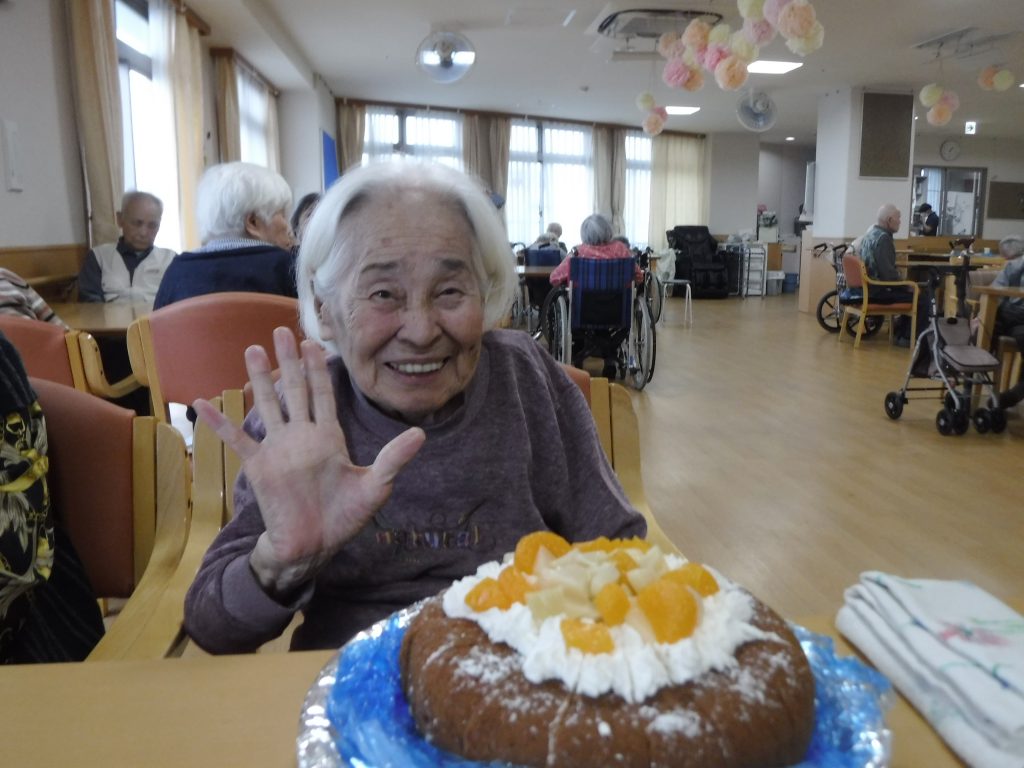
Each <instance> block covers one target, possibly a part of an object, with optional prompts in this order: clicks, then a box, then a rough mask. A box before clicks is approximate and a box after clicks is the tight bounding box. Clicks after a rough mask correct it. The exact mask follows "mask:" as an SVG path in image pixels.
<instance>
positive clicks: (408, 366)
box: [387, 358, 448, 374]
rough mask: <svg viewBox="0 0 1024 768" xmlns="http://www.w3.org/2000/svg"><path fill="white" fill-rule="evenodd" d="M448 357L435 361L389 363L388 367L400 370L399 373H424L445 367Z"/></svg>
mask: <svg viewBox="0 0 1024 768" xmlns="http://www.w3.org/2000/svg"><path fill="white" fill-rule="evenodd" d="M447 360H448V359H447V358H445V359H444V360H438V361H436V362H433V363H387V366H388V368H391V369H392V370H395V371H398V372H399V373H406V374H423V373H434V372H435V371H439V370H441V369H442V368H443V367H444V364H445V363H446V362H447Z"/></svg>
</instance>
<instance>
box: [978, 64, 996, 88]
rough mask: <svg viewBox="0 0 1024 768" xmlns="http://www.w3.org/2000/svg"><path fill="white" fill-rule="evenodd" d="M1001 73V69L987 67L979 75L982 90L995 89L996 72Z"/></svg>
mask: <svg viewBox="0 0 1024 768" xmlns="http://www.w3.org/2000/svg"><path fill="white" fill-rule="evenodd" d="M998 71H999V67H985V68H984V69H983V70H981V72H980V73H979V74H978V85H979V86H981V88H982V90H985V91H991V90H992V89H993V88H995V87H996V86H995V82H994V80H995V76H996V72H998Z"/></svg>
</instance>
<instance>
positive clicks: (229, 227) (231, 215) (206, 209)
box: [196, 163, 292, 243]
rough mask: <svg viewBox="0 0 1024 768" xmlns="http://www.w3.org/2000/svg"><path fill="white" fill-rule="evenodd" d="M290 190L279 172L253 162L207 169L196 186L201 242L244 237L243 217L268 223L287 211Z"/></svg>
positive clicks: (290, 196)
mask: <svg viewBox="0 0 1024 768" xmlns="http://www.w3.org/2000/svg"><path fill="white" fill-rule="evenodd" d="M291 203H292V190H291V187H289V186H288V182H287V181H285V180H284V177H283V176H281V174H279V173H275V172H274V171H272V170H270V169H269V168H264V167H263V166H261V165H255V164H253V163H221V164H220V165H213V166H210V167H209V168H207V169H206V172H205V173H204V174H203V177H202V178H201V179H200V180H199V186H198V187H197V189H196V223H197V224H198V226H199V237H200V239H201V240H202V242H204V243H208V242H210V241H211V240H220V239H223V238H230V237H247V236H248V235H247V234H246V230H245V220H246V218H248V217H249V215H250V214H255V215H256V217H257V218H259V219H260V220H261V221H264V222H269V221H270V220H271V219H272V218H274V214H275V213H277V212H278V211H282V210H285V211H286V210H288V209H289V208H290V207H291Z"/></svg>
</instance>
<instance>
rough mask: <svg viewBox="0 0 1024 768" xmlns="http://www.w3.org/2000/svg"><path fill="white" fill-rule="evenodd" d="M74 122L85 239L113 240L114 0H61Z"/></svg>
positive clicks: (118, 156)
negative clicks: (82, 187)
mask: <svg viewBox="0 0 1024 768" xmlns="http://www.w3.org/2000/svg"><path fill="white" fill-rule="evenodd" d="M67 11H68V33H69V36H70V49H71V71H72V77H73V91H74V98H75V123H76V125H77V127H78V141H79V146H80V151H81V155H82V173H83V176H84V177H85V190H86V210H87V216H88V228H89V242H90V244H99V243H109V242H113V241H115V240H117V238H118V235H119V231H118V227H117V220H116V216H115V214H116V212H117V209H118V208H119V207H120V205H121V195H122V194H123V193H124V138H123V136H122V133H121V91H120V87H119V86H118V72H117V42H116V33H115V26H114V4H113V3H112V2H110V0H67Z"/></svg>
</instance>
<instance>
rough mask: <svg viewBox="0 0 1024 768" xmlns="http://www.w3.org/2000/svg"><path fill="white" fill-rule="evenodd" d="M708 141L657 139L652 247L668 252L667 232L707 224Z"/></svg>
mask: <svg viewBox="0 0 1024 768" xmlns="http://www.w3.org/2000/svg"><path fill="white" fill-rule="evenodd" d="M704 155H705V151H704V139H703V138H702V137H699V136H680V135H677V134H671V133H662V134H660V135H658V136H655V137H654V145H653V158H652V166H653V167H652V169H651V170H652V173H651V223H650V245H651V247H652V248H654V249H655V250H657V251H662V250H665V248H667V247H668V241H667V239H666V238H665V232H666V231H667V230H669V229H671V228H672V227H674V226H676V225H677V224H707V220H708V203H707V198H706V196H705V192H704V190H705V184H704V176H705V173H706V168H705V157H704Z"/></svg>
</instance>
